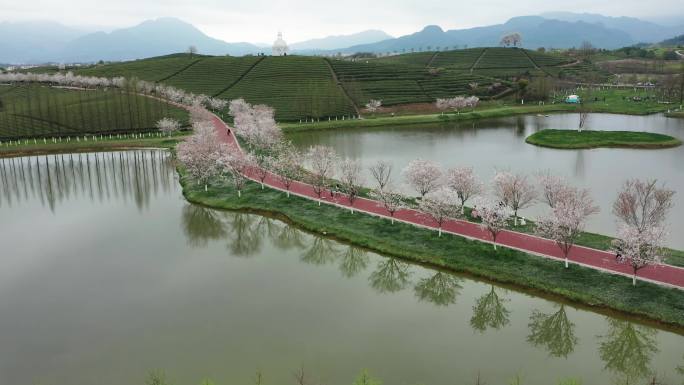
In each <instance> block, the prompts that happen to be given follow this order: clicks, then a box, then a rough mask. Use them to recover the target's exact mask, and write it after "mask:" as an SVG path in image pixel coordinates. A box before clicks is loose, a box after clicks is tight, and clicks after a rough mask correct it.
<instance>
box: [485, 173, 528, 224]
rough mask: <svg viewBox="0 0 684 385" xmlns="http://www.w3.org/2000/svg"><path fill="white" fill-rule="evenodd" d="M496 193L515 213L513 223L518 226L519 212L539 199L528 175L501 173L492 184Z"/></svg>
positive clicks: (497, 174)
mask: <svg viewBox="0 0 684 385" xmlns="http://www.w3.org/2000/svg"><path fill="white" fill-rule="evenodd" d="M492 184H493V187H494V193H495V194H496V196H497V198H499V199H500V200H501V202H502V203H503V204H505V205H506V206H508V207H509V208H510V209H511V210H512V211H513V223H514V225H515V226H517V225H518V210H520V209H524V208H526V207H529V206H531V205H532V203H534V201H535V199H536V198H537V191H536V190H535V188H534V186H533V185H532V183H530V181H529V179H528V178H527V175H522V174H513V173H510V172H508V171H499V172H497V173H496V175H495V176H494V180H493V182H492Z"/></svg>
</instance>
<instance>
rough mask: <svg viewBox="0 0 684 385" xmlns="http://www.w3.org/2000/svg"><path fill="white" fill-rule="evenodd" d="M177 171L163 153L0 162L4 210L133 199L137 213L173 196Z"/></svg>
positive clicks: (53, 207) (51, 207) (143, 152)
mask: <svg viewBox="0 0 684 385" xmlns="http://www.w3.org/2000/svg"><path fill="white" fill-rule="evenodd" d="M174 177H175V171H174V168H173V166H172V164H171V161H170V156H169V154H168V153H167V152H165V151H158V150H145V151H124V152H107V153H89V154H57V155H42V156H31V157H21V158H2V159H0V206H2V205H8V206H10V207H12V206H14V205H20V204H22V203H23V202H25V201H26V202H28V201H29V200H33V199H38V200H39V201H40V202H41V204H42V205H43V206H47V207H49V208H50V210H51V211H53V212H54V211H55V209H56V208H57V207H58V206H59V204H61V203H64V202H65V201H67V200H76V199H82V198H88V199H90V200H91V201H95V200H97V201H99V202H104V201H110V200H112V199H118V200H123V201H128V199H133V201H134V202H135V204H136V206H137V207H138V209H143V208H146V207H148V206H149V203H150V200H151V199H152V198H153V197H154V196H156V195H157V194H158V193H160V192H169V191H170V189H171V186H172V184H173V183H175V182H174Z"/></svg>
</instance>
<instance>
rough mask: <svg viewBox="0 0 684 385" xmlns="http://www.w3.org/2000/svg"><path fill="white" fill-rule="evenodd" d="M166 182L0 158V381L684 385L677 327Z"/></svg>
mask: <svg viewBox="0 0 684 385" xmlns="http://www.w3.org/2000/svg"><path fill="white" fill-rule="evenodd" d="M416 135H418V134H416ZM477 135H479V134H477ZM512 145H513V144H512ZM175 178H176V176H175V173H174V171H173V168H172V166H171V165H170V163H169V161H168V156H167V154H166V153H164V152H159V151H137V152H125V153H101V154H88V155H86V154H83V155H63V156H62V155H58V156H47V157H43V156H41V157H29V158H15V159H4V160H0V198H1V199H0V244H1V245H2V254H1V257H0V260H1V261H2V269H0V384H12V385H24V384H26V385H29V384H69V385H92V384H104V385H109V384H112V385H114V384H117V385H121V384H142V383H143V380H144V378H145V376H146V374H147V373H148V372H150V371H152V370H155V369H162V370H164V371H165V372H166V373H167V376H168V377H169V378H170V379H171V380H172V382H173V383H174V384H198V383H199V382H200V380H201V379H203V378H205V377H209V378H212V379H213V380H214V381H215V382H216V383H217V384H246V383H253V378H254V375H255V373H256V372H257V371H260V372H261V373H263V376H264V383H265V384H286V383H294V378H293V376H292V373H293V372H295V371H296V370H297V369H298V368H300V367H303V368H304V370H305V372H306V373H307V375H308V376H310V378H311V380H312V381H313V383H325V384H349V383H351V382H352V380H353V378H354V377H355V376H356V375H357V374H358V373H359V372H360V371H361V370H362V369H364V368H368V369H369V370H370V372H371V373H372V374H373V375H375V376H377V377H379V378H381V379H382V380H383V383H385V384H407V385H411V384H427V385H441V384H445V385H446V384H454V383H474V379H475V377H476V376H477V373H478V372H479V373H480V375H481V378H482V379H483V380H484V381H485V382H486V383H487V384H491V385H496V384H508V381H509V380H510V379H511V378H512V377H514V376H515V375H516V374H519V375H520V376H521V377H522V378H523V380H524V382H523V383H524V384H531V385H536V384H538V385H542V384H544V385H546V384H555V383H556V380H557V379H559V378H563V377H570V376H574V377H580V378H582V379H583V380H584V382H583V383H584V384H609V383H612V382H613V381H615V382H618V383H624V380H625V379H635V378H644V377H645V376H646V374H647V373H650V372H655V373H658V375H659V376H661V377H663V378H667V379H668V380H669V381H670V382H669V383H672V384H679V383H680V382H682V381H684V368H683V366H684V337H682V336H681V335H679V334H674V333H672V332H669V331H665V330H659V329H655V328H652V327H648V326H644V325H641V324H637V323H631V322H629V321H627V320H624V319H615V318H610V317H607V316H605V315H600V314H597V313H594V312H590V311H586V310H581V309H575V308H573V307H572V306H569V305H562V304H559V303H555V302H553V301H550V300H546V299H542V298H538V297H534V296H530V295H528V294H524V293H520V292H517V291H513V290H509V289H506V288H503V287H499V286H496V285H491V284H489V283H485V282H479V281H475V280H472V279H468V278H465V277H461V276H456V275H450V274H447V273H444V272H439V271H435V270H430V269H426V268H422V267H419V266H415V265H410V264H406V263H403V262H401V261H399V260H396V259H391V258H386V257H383V256H380V255H377V254H373V253H370V252H365V251H363V250H360V249H357V248H354V247H350V246H348V245H344V244H340V243H337V242H334V241H332V240H328V239H325V238H319V237H315V236H312V235H309V234H306V233H303V232H301V231H299V230H297V229H296V228H294V227H292V226H288V225H286V224H284V223H282V222H279V221H276V220H272V219H268V218H264V217H260V216H254V215H247V214H240V213H233V212H222V211H215V210H210V209H205V208H202V207H199V206H194V205H190V204H188V203H186V202H185V201H184V199H183V197H182V195H181V193H180V188H179V186H178V184H177V181H176V180H175ZM677 367H680V370H679V371H678V369H677ZM630 383H633V382H630Z"/></svg>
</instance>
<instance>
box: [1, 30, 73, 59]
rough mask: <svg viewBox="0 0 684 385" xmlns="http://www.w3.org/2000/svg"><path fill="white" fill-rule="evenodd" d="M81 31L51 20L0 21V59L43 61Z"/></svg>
mask: <svg viewBox="0 0 684 385" xmlns="http://www.w3.org/2000/svg"><path fill="white" fill-rule="evenodd" d="M84 33H85V32H83V31H80V30H77V29H75V28H70V27H67V26H64V25H62V24H59V23H55V22H51V21H30V22H17V23H10V22H0V36H2V37H3V38H0V62H4V63H34V62H40V61H43V60H45V58H46V57H49V56H50V55H55V54H56V53H57V52H59V51H60V50H61V49H63V48H64V46H65V45H66V44H67V43H68V42H69V41H72V40H73V39H76V38H77V37H79V36H81V35H83V34H84ZM8 37H9V38H8Z"/></svg>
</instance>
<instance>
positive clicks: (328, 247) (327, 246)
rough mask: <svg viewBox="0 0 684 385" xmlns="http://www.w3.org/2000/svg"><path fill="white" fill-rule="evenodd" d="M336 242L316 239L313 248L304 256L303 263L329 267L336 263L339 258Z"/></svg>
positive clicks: (312, 244) (312, 243)
mask: <svg viewBox="0 0 684 385" xmlns="http://www.w3.org/2000/svg"><path fill="white" fill-rule="evenodd" d="M337 253H338V251H337V249H336V248H335V242H334V241H332V240H330V239H327V238H321V237H315V238H314V240H313V242H311V246H309V248H308V249H307V250H306V252H305V253H304V254H303V255H302V258H301V259H302V262H305V263H309V264H312V265H327V264H328V263H333V262H335V259H336V258H337Z"/></svg>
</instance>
